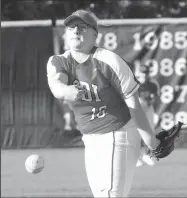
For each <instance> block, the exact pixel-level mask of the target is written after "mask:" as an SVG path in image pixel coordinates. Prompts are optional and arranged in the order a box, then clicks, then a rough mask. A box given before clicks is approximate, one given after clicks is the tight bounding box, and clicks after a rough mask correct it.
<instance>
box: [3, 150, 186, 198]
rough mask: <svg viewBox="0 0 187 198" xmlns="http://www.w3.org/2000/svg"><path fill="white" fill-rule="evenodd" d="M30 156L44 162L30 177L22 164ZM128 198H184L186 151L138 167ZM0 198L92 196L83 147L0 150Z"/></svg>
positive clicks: (175, 152)
mask: <svg viewBox="0 0 187 198" xmlns="http://www.w3.org/2000/svg"><path fill="white" fill-rule="evenodd" d="M32 153H38V154H40V155H42V156H43V157H44V159H45V168H44V170H43V171H42V172H41V173H39V174H37V175H32V174H29V173H27V172H26V170H25V168H24V161H25V159H26V157H27V156H28V155H30V154H32ZM130 195H131V197H187V149H186V150H185V149H180V150H179V149H178V150H176V151H174V152H173V153H172V155H170V156H169V157H168V158H166V159H163V160H161V161H160V162H158V164H157V165H156V166H154V167H148V166H143V167H140V168H137V172H136V175H135V178H134V183H133V186H132V189H131V194H130ZM1 196H2V197H51V198H52V197H92V194H91V191H90V189H89V186H88V183H87V179H86V174H85V171H84V153H83V148H73V149H37V150H2V151H1Z"/></svg>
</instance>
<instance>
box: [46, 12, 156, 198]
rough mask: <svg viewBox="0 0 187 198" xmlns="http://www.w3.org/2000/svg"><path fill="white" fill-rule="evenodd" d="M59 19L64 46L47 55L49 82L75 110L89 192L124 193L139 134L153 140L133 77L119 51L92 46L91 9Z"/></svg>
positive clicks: (97, 194) (94, 28)
mask: <svg viewBox="0 0 187 198" xmlns="http://www.w3.org/2000/svg"><path fill="white" fill-rule="evenodd" d="M64 25H65V33H66V38H67V42H68V45H69V48H70V49H69V50H68V51H66V52H65V53H64V54H62V55H54V56H52V57H50V58H49V61H48V64H47V76H48V84H49V87H50V89H51V92H52V93H53V95H54V96H55V97H56V98H58V99H65V100H67V101H68V103H69V106H70V108H71V109H72V110H73V112H74V114H75V119H76V122H77V123H78V125H79V129H80V131H81V133H82V134H83V141H84V144H85V167H86V173H87V177H88V182H89V185H90V188H91V190H92V193H93V195H94V197H126V196H128V193H129V191H130V187H131V184H132V180H133V175H134V172H135V167H136V162H137V160H138V157H139V154H140V142H141V138H143V140H144V142H145V144H146V145H147V146H148V147H149V148H150V149H154V148H156V147H157V146H158V144H159V140H157V139H156V138H155V136H154V135H153V132H152V128H151V126H150V124H149V122H148V120H147V119H146V116H145V113H144V111H143V109H142V107H141V105H140V103H139V99H138V94H137V90H138V88H139V83H138V81H137V80H136V78H135V77H134V75H133V73H132V71H131V69H130V68H129V66H128V65H127V63H126V62H125V61H124V60H123V59H122V58H121V57H120V56H118V55H117V54H115V53H114V52H111V51H109V50H106V49H103V48H98V47H96V46H95V42H96V38H97V34H98V26H97V18H96V17H95V15H94V14H93V13H90V12H87V11H84V10H78V11H76V12H74V13H73V14H72V15H70V16H69V17H67V18H66V19H65V21H64ZM140 135H141V136H140Z"/></svg>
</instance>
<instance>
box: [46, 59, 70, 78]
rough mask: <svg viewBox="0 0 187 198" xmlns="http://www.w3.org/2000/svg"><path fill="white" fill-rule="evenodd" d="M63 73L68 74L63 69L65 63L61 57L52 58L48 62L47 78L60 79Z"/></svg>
mask: <svg viewBox="0 0 187 198" xmlns="http://www.w3.org/2000/svg"><path fill="white" fill-rule="evenodd" d="M61 73H64V74H67V75H68V73H67V71H66V70H65V68H64V67H63V62H62V60H61V59H60V57H57V56H51V57H50V58H49V60H48V62H47V77H48V78H49V79H50V78H53V79H58V77H59V75H60V74H61Z"/></svg>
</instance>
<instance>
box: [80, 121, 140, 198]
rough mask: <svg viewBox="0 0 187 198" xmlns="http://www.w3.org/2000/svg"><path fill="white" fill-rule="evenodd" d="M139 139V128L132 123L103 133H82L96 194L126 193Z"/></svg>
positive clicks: (133, 169) (133, 167)
mask: <svg viewBox="0 0 187 198" xmlns="http://www.w3.org/2000/svg"><path fill="white" fill-rule="evenodd" d="M140 139H141V138H140V135H139V133H138V131H137V129H136V128H134V127H132V126H129V125H127V126H126V128H125V127H124V128H122V129H121V130H119V131H115V132H111V133H107V134H104V135H86V136H83V141H84V143H85V164H86V172H87V177H88V181H89V185H90V187H91V190H92V192H93V195H94V197H122V196H127V194H128V193H129V190H130V187H131V184H132V180H133V176H134V172H135V167H136V166H135V165H136V162H137V160H138V157H139V152H140Z"/></svg>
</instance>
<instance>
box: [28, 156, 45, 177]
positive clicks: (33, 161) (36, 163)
mask: <svg viewBox="0 0 187 198" xmlns="http://www.w3.org/2000/svg"><path fill="white" fill-rule="evenodd" d="M43 168H44V159H43V158H42V157H41V156H40V155H36V154H33V155H30V156H28V157H27V159H26V161H25V169H26V170H27V171H28V172H29V173H33V174H36V173H39V172H41V171H42V170H43Z"/></svg>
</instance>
